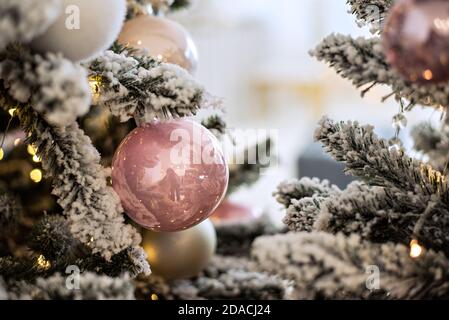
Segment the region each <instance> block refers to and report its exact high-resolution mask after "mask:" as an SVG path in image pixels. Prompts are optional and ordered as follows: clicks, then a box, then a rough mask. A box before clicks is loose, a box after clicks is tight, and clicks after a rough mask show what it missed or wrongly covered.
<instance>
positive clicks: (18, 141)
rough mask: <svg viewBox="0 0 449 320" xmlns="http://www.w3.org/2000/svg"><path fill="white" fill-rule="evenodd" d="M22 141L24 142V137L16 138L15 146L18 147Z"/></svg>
mask: <svg viewBox="0 0 449 320" xmlns="http://www.w3.org/2000/svg"><path fill="white" fill-rule="evenodd" d="M21 142H22V139H20V138H17V139H16V140H14V146H15V147H17V146H18V145H19V144H20V143H21Z"/></svg>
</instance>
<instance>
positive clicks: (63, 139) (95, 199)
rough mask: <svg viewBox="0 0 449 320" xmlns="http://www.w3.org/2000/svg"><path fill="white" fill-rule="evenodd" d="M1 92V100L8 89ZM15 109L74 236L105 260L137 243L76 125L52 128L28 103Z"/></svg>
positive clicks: (136, 235)
mask: <svg viewBox="0 0 449 320" xmlns="http://www.w3.org/2000/svg"><path fill="white" fill-rule="evenodd" d="M2 95H3V98H5V97H6V96H7V93H6V92H3V94H2ZM1 104H2V106H3V107H6V108H7V107H8V106H9V105H10V104H9V103H7V102H5V101H3V103H1ZM16 113H17V115H18V118H19V120H20V123H21V125H22V127H23V128H24V129H25V131H26V132H28V133H29V134H30V137H29V142H30V143H32V144H33V145H34V146H35V147H36V149H37V154H38V155H39V156H40V157H41V158H42V167H43V169H44V171H45V173H46V176H47V177H50V178H52V181H53V194H54V195H56V196H57V197H58V203H59V205H60V206H61V207H62V208H63V210H64V214H65V215H66V217H67V219H68V222H69V225H70V230H71V232H72V234H73V235H74V236H75V238H77V239H79V240H80V241H81V242H82V243H84V244H85V245H87V246H89V247H90V248H91V249H92V252H93V253H100V254H101V255H102V256H103V257H104V258H106V259H110V258H111V257H112V256H113V255H114V254H117V253H120V252H121V251H124V250H125V251H126V250H128V248H130V247H133V246H137V245H138V244H139V242H140V236H139V234H138V233H137V231H136V230H135V229H134V228H133V227H132V226H130V225H127V224H125V222H124V216H123V211H122V208H121V205H120V201H119V199H118V196H117V195H116V194H115V193H114V192H113V190H112V188H111V187H109V186H107V184H106V175H105V172H104V169H103V168H102V167H101V165H100V164H99V162H100V155H99V154H98V152H97V150H96V149H95V148H94V147H93V146H92V143H91V141H90V139H89V138H88V137H87V136H86V135H85V134H84V132H83V131H82V130H81V129H80V128H79V127H78V124H77V123H76V122H74V123H72V124H71V125H69V126H67V127H64V128H60V127H57V126H52V125H50V124H49V123H47V122H46V121H45V120H44V119H43V118H42V117H41V116H40V115H39V114H38V113H37V112H36V111H34V110H33V108H32V107H30V106H27V105H23V106H19V108H18V109H17V111H16Z"/></svg>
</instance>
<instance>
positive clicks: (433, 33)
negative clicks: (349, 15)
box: [382, 0, 449, 83]
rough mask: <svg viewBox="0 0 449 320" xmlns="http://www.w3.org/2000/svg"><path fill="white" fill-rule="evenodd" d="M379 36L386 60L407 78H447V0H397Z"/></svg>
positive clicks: (424, 80) (422, 80) (426, 80)
mask: <svg viewBox="0 0 449 320" xmlns="http://www.w3.org/2000/svg"><path fill="white" fill-rule="evenodd" d="M382 38H383V40H382V41H383V47H384V52H385V55H386V58H387V61H388V62H389V63H390V64H391V65H392V66H393V67H394V68H395V69H396V70H397V71H398V72H399V73H400V74H402V75H403V76H404V77H405V78H406V79H407V80H409V81H412V82H417V83H437V82H443V81H447V80H449V1H447V0H425V1H424V0H400V1H398V2H397V3H396V4H395V5H394V7H393V8H392V9H391V11H390V14H389V16H388V18H387V20H386V23H385V26H384V30H383V34H382Z"/></svg>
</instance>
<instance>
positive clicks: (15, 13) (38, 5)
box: [0, 0, 62, 51]
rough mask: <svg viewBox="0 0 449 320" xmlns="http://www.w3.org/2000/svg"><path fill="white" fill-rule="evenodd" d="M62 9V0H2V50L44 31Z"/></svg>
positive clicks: (0, 39)
mask: <svg viewBox="0 0 449 320" xmlns="http://www.w3.org/2000/svg"><path fill="white" fill-rule="evenodd" d="M61 10H62V2H61V0H38V1H36V0H20V1H17V0H2V1H1V2H0V51H1V50H3V49H4V48H5V47H6V46H7V45H8V44H10V43H13V42H21V43H27V42H29V41H31V40H32V39H33V38H34V37H36V36H38V35H40V34H41V33H43V32H44V31H45V30H46V29H47V28H48V27H49V26H50V25H51V24H52V23H53V22H54V21H55V20H56V18H57V17H58V16H59V14H60V12H61Z"/></svg>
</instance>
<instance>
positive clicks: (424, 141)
mask: <svg viewBox="0 0 449 320" xmlns="http://www.w3.org/2000/svg"><path fill="white" fill-rule="evenodd" d="M411 135H412V138H413V141H414V148H415V150H417V151H419V152H422V153H424V154H425V155H427V156H428V159H429V160H428V162H429V164H431V165H432V167H434V168H435V169H438V170H440V171H442V172H445V173H447V170H448V161H449V127H448V125H446V124H445V125H443V126H441V127H440V128H435V127H433V126H432V125H431V124H430V123H428V122H424V123H421V124H419V125H417V126H415V127H414V128H413V129H412V132H411Z"/></svg>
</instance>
